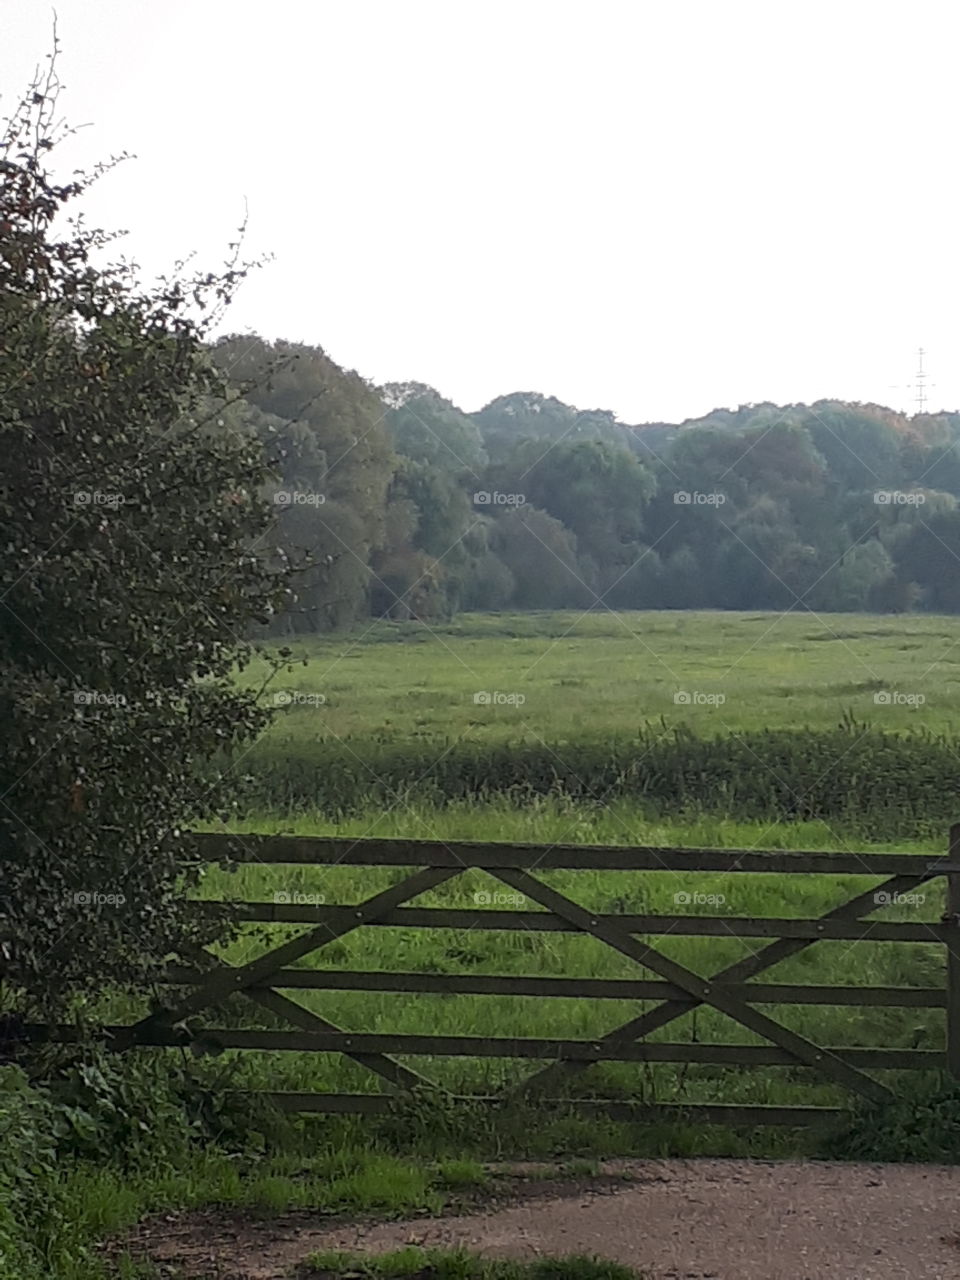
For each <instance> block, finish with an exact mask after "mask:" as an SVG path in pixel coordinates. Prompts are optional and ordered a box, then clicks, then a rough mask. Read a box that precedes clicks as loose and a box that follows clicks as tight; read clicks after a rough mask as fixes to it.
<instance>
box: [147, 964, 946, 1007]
mask: <svg viewBox="0 0 960 1280" xmlns="http://www.w3.org/2000/svg"><path fill="white" fill-rule="evenodd" d="M203 977H204V972H203V971H202V970H200V969H191V968H188V967H186V966H183V965H171V966H169V967H168V968H167V969H166V970H165V971H164V972H163V973H162V974H159V975H158V977H157V981H158V982H161V983H167V984H169V985H171V986H196V985H197V984H198V983H199V982H201V981H202V980H203ZM268 985H269V986H270V987H272V988H276V989H279V990H285V989H291V990H311V991H406V992H414V993H418V992H419V993H426V994H437V995H480V996H487V995H489V996H537V997H539V996H544V997H547V998H557V997H562V998H564V999H580V998H587V999H591V1000H677V1001H680V1002H682V1003H685V1004H688V1005H694V1004H699V1003H700V1001H699V1000H698V999H697V998H696V997H695V996H692V995H689V994H688V993H687V992H686V991H683V990H682V989H681V988H680V987H676V986H674V985H673V984H672V983H669V982H661V981H659V980H658V979H657V980H646V981H645V980H643V979H633V978H538V977H520V976H513V975H511V976H499V975H494V974H489V975H488V974H478V973H393V972H391V973H388V972H385V971H380V970H348V969H279V970H277V971H276V972H275V973H273V974H272V975H271V976H270V978H269V980H268ZM725 985H726V987H727V990H729V992H730V994H731V995H734V996H736V997H737V999H738V1000H748V1001H749V1002H750V1003H751V1004H802V1005H857V1006H860V1005H871V1006H884V1007H887V1008H892V1009H944V1008H946V1004H947V996H946V992H945V991H944V990H942V989H941V988H939V987H828V986H797V985H795V984H789V983H759V982H756V983H746V982H743V983H727V984H725Z"/></svg>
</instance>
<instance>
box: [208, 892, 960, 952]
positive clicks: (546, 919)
mask: <svg viewBox="0 0 960 1280" xmlns="http://www.w3.org/2000/svg"><path fill="white" fill-rule="evenodd" d="M198 905H199V906H200V907H201V908H203V907H205V906H206V904H202V903H201V904H198ZM236 909H237V918H238V919H241V920H248V921H256V922H260V923H264V922H265V923H273V924H281V923H282V924H313V923H322V924H326V925H327V926H328V927H330V928H331V929H336V928H342V927H343V926H344V925H345V924H346V923H349V922H350V921H351V920H352V919H353V917H354V915H355V911H356V908H354V907H340V906H323V907H311V906H295V905H290V904H286V903H284V904H275V903H272V902H244V903H237V904H236ZM595 918H596V919H598V920H599V921H600V922H601V923H602V924H604V925H610V926H615V927H616V928H617V929H620V930H623V931H624V932H626V933H646V934H658V935H659V934H681V935H684V936H689V937H711V938H729V937H731V936H733V937H738V938H803V939H809V940H810V941H811V942H818V941H820V940H821V939H828V938H837V939H841V940H846V941H851V940H853V941H860V940H862V939H865V938H868V939H869V940H870V941H874V942H930V943H940V944H942V943H943V942H944V941H945V940H946V926H945V925H943V924H942V923H941V922H939V921H933V922H930V923H924V922H922V921H921V922H918V921H911V920H902V921H901V920H883V921H881V920H876V921H869V920H867V921H863V922H856V921H850V920H844V919H826V918H825V919H819V920H796V919H792V918H789V917H787V918H784V917H777V918H773V917H767V916H707V915H703V916H698V915H680V916H678V915H611V914H609V913H596V914H595ZM363 923H364V924H369V925H375V926H378V927H381V926H384V927H388V928H402V929H459V930H463V929H484V930H506V931H512V932H517V931H520V930H523V931H524V932H526V933H578V932H580V931H579V930H578V929H577V928H576V926H575V925H573V924H572V923H571V922H570V921H569V920H564V919H559V918H558V917H557V916H555V915H553V914H552V913H550V912H549V911H496V910H490V909H487V908H485V907H480V908H474V909H473V910H467V909H464V908H460V907H399V908H397V909H395V910H392V911H387V912H384V913H383V914H382V915H379V916H378V917H377V918H376V919H371V920H365V921H363Z"/></svg>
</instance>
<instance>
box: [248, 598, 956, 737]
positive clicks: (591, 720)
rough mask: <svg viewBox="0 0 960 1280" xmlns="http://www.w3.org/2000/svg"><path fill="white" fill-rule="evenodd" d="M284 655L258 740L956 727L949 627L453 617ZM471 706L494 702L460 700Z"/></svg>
mask: <svg viewBox="0 0 960 1280" xmlns="http://www.w3.org/2000/svg"><path fill="white" fill-rule="evenodd" d="M291 648H293V650H294V652H295V654H296V656H297V658H298V659H303V658H306V659H308V665H307V666H306V667H295V668H294V670H293V672H291V673H290V674H289V675H288V676H283V677H281V678H280V679H278V680H277V681H276V682H275V683H274V684H273V685H272V686H271V690H272V692H273V696H274V697H277V695H279V699H278V700H279V702H280V704H281V710H282V715H281V716H280V717H279V719H278V721H277V723H276V724H275V725H274V727H273V728H272V729H271V731H270V733H269V735H268V737H267V739H266V741H267V742H278V743H290V744H297V743H298V742H302V741H306V740H313V741H330V740H341V741H351V740H355V739H360V740H363V739H365V738H371V737H372V738H376V739H377V740H378V741H387V740H395V741H400V742H405V743H411V742H415V741H417V740H420V739H424V738H427V739H454V738H462V737H467V738H469V739H471V740H474V741H490V740H497V741H504V740H508V739H509V740H512V741H517V740H519V741H523V740H529V739H534V740H543V741H570V740H579V739H584V738H603V737H607V736H611V735H613V736H618V737H619V736H629V735H631V734H634V733H636V732H637V730H638V729H639V728H640V727H641V726H642V725H644V724H645V723H648V722H650V721H658V722H659V721H660V720H661V718H663V719H664V720H665V721H666V722H667V723H668V724H672V725H679V724H683V723H686V724H689V725H691V726H692V727H693V728H695V729H697V730H698V731H703V732H721V733H731V732H737V731H742V730H746V729H755V728H758V727H767V728H791V729H793V728H802V727H811V728H824V727H830V726H833V725H835V724H836V723H838V721H840V719H841V718H842V717H843V715H844V714H848V715H852V716H853V717H854V718H855V719H856V720H858V721H860V722H866V721H870V722H872V723H875V724H876V725H877V726H878V727H880V728H883V729H898V728H900V729H902V728H910V729H915V728H918V727H921V726H922V727H923V728H925V729H927V730H929V731H930V732H934V733H938V732H945V731H949V730H951V729H952V728H953V727H954V726H955V725H956V724H957V722H958V718H960V624H958V622H957V620H956V619H955V618H950V617H934V616H929V615H925V616H919V615H916V614H912V615H906V616H902V617H900V616H897V617H894V616H886V615H884V616H880V617H877V616H872V615H869V614H826V615H822V616H813V615H810V614H806V613H803V614H801V613H786V614H760V613H708V612H703V613H698V612H675V613H664V612H660V613H619V614H614V613H610V612H606V611H605V612H595V613H589V614H586V615H581V614H577V613H528V614H472V615H471V614H465V615H461V616H460V617H458V618H457V619H456V620H455V621H453V622H449V623H430V624H429V625H428V624H424V623H418V622H403V623H392V622H382V621H379V622H376V623H373V624H371V625H369V626H365V627H363V628H361V629H360V630H358V631H357V632H356V633H355V634H351V635H348V636H342V635H328V636H321V637H315V638H311V639H309V640H303V641H297V640H294V641H293V642H291ZM265 674H266V668H265V667H264V666H262V665H256V664H255V665H253V666H252V667H251V668H250V669H249V671H248V673H247V678H248V680H249V683H250V684H251V685H257V686H259V684H260V683H261V682H262V680H263V678H264V676H265ZM484 693H486V694H490V695H491V696H492V695H495V694H499V695H501V698H502V700H500V701H491V702H489V703H480V702H476V701H475V700H474V699H475V695H476V694H484ZM878 694H879V695H881V699H880V701H877V700H876V699H875V695H878ZM678 695H679V701H678V700H676V699H677V696H678ZM684 695H687V697H686V699H685V698H684ZM885 695H889V697H886V696H885ZM286 697H289V698H290V702H286V701H285V699H286ZM518 698H522V699H523V701H522V702H519V701H518V700H517V699H518ZM719 698H722V699H723V701H722V702H721V701H718V699H719ZM310 699H322V701H310ZM507 699H512V700H509V701H508V700H507Z"/></svg>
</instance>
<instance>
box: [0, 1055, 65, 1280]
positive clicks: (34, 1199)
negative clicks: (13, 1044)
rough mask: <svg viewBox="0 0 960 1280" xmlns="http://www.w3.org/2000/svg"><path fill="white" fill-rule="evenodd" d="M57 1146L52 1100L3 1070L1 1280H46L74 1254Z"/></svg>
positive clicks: (14, 1071)
mask: <svg viewBox="0 0 960 1280" xmlns="http://www.w3.org/2000/svg"><path fill="white" fill-rule="evenodd" d="M56 1143H57V1123H56V1112H55V1109H54V1107H53V1106H52V1104H51V1102H50V1100H49V1098H48V1097H47V1096H46V1094H45V1093H43V1092H41V1091H40V1090H38V1089H34V1088H33V1087H31V1085H30V1083H29V1081H28V1080H27V1077H26V1075H25V1074H24V1073H23V1071H21V1070H20V1069H19V1068H18V1067H14V1066H0V1280H47V1278H48V1277H49V1276H50V1275H51V1274H57V1273H58V1272H57V1270H56V1267H55V1263H56V1259H57V1257H58V1255H62V1254H63V1253H64V1251H66V1250H70V1249H71V1245H70V1241H69V1239H68V1237H69V1232H68V1231H67V1230H66V1229H65V1222H64V1218H63V1214H62V1212H61V1206H60V1196H59V1189H58V1185H57V1152H56ZM73 1252H74V1256H75V1254H76V1249H74V1250H73ZM50 1264H54V1265H52V1266H50ZM48 1266H50V1269H48Z"/></svg>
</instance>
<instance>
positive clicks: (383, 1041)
mask: <svg viewBox="0 0 960 1280" xmlns="http://www.w3.org/2000/svg"><path fill="white" fill-rule="evenodd" d="M121 1030H123V1028H121V1027H107V1028H104V1031H105V1034H108V1035H109V1034H111V1033H116V1032H119V1031H121ZM53 1031H54V1032H55V1033H56V1034H55V1035H54V1038H55V1039H58V1040H60V1041H62V1042H64V1043H68V1044H69V1043H75V1042H76V1041H77V1040H79V1039H80V1033H78V1032H77V1030H76V1029H75V1028H73V1027H70V1026H63V1027H58V1028H53ZM202 1036H203V1039H204V1041H205V1042H207V1043H208V1044H209V1045H210V1046H213V1045H214V1044H216V1045H217V1046H219V1047H221V1048H223V1049H237V1050H257V1051H269V1052H276V1053H343V1054H346V1055H347V1056H348V1057H356V1056H357V1055H371V1054H391V1055H394V1054H399V1055H402V1056H406V1057H435V1058H523V1059H534V1060H536V1059H540V1060H544V1059H547V1060H555V1059H563V1060H569V1061H572V1062H581V1063H584V1064H587V1065H589V1064H590V1063H595V1062H690V1063H701V1064H705V1065H715V1066H750V1067H796V1066H798V1065H803V1064H802V1063H798V1062H797V1056H796V1054H795V1053H793V1052H791V1051H790V1050H788V1049H785V1048H781V1047H779V1046H777V1045H773V1044H709V1043H705V1042H703V1041H681V1042H679V1043H675V1044H673V1043H667V1042H659V1041H652V1040H640V1041H636V1042H635V1043H633V1044H629V1045H623V1046H620V1047H617V1048H608V1047H607V1046H605V1045H604V1043H603V1041H602V1040H595V1041H591V1040H567V1039H546V1038H543V1039H533V1038H525V1037H521V1036H493V1037H491V1036H430V1035H401V1034H394V1033H372V1032H346V1031H335V1032H318V1031H274V1030H269V1031H267V1030H257V1029H252V1028H238V1027H205V1028H204V1029H203V1032H202ZM139 1043H140V1044H142V1045H153V1046H156V1047H159V1048H172V1047H175V1046H177V1045H181V1044H183V1043H184V1040H183V1036H182V1035H181V1034H180V1033H178V1032H177V1031H176V1030H174V1029H173V1028H172V1027H159V1026H158V1027H155V1028H152V1029H151V1030H150V1031H149V1032H148V1033H145V1038H144V1039H143V1040H141V1041H140V1042H139ZM820 1052H822V1053H824V1054H829V1055H830V1056H831V1058H834V1059H837V1060H839V1061H842V1062H844V1063H847V1064H849V1065H850V1066H851V1067H873V1068H876V1069H878V1070H905V1071H910V1070H916V1071H930V1070H937V1069H938V1068H940V1067H942V1066H943V1065H944V1064H945V1062H946V1055H945V1054H944V1053H943V1052H941V1051H939V1050H935V1049H885V1048H850V1047H840V1048H837V1047H829V1048H824V1049H822V1050H820ZM420 1083H422V1082H421V1081H419V1080H418V1084H420Z"/></svg>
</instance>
